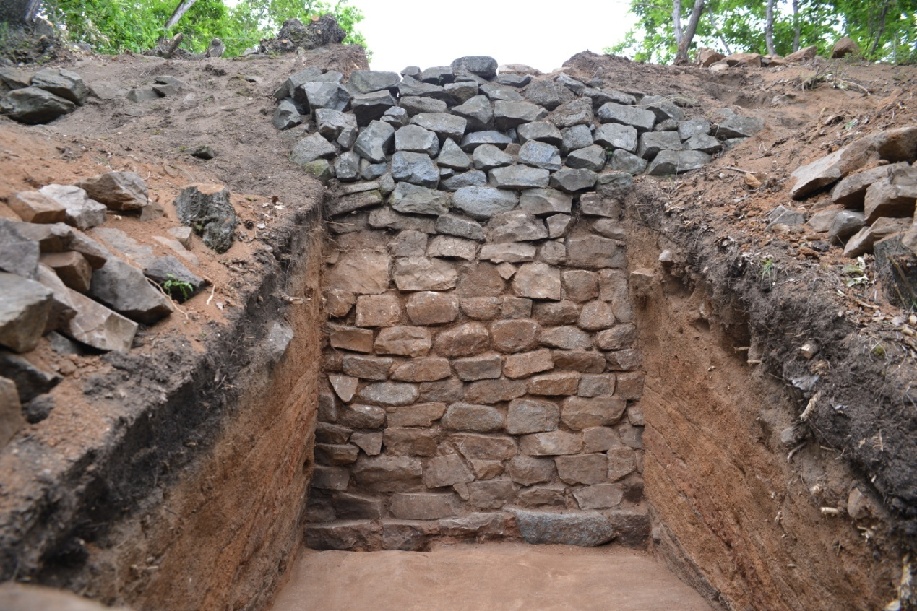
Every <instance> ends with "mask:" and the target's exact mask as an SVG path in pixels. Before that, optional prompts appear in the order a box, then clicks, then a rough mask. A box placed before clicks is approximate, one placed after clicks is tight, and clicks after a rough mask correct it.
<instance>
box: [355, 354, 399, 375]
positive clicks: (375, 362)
mask: <svg viewBox="0 0 917 611" xmlns="http://www.w3.org/2000/svg"><path fill="white" fill-rule="evenodd" d="M392 363H393V360H392V359H391V358H388V357H380V356H361V355H356V354H345V355H344V357H343V369H344V373H345V374H347V375H349V376H353V377H356V378H361V379H363V380H375V381H380V382H384V381H385V380H387V379H388V372H389V370H390V369H391V368H392Z"/></svg>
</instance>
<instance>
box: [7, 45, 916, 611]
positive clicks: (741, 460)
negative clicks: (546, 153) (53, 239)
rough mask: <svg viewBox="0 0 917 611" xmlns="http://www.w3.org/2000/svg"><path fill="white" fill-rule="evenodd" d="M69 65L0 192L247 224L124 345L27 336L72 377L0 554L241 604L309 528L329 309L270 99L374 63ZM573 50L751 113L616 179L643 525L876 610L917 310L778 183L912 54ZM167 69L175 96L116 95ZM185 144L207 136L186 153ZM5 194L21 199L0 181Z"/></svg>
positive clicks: (675, 557) (712, 593)
mask: <svg viewBox="0 0 917 611" xmlns="http://www.w3.org/2000/svg"><path fill="white" fill-rule="evenodd" d="M418 59H419V60H421V61H422V58H418ZM498 59H499V58H498ZM63 65H65V66H66V67H67V68H68V69H71V70H74V71H76V72H78V73H80V74H81V75H82V76H83V78H84V79H85V80H86V81H87V83H89V84H90V85H91V86H92V87H93V88H94V90H95V91H96V92H97V93H99V94H100V95H99V96H98V97H93V98H90V101H89V103H88V104H87V105H85V106H83V107H82V108H79V109H77V110H76V111H75V112H73V113H72V114H69V115H67V116H65V117H63V118H61V119H59V120H58V121H56V122H54V123H51V124H48V125H45V126H37V127H26V126H22V125H18V124H14V123H12V122H11V121H9V120H7V119H2V120H0V163H2V166H3V172H2V176H0V197H2V198H9V197H10V196H11V195H12V194H13V193H15V192H18V191H24V190H30V189H35V188H38V187H40V186H43V185H46V184H50V183H60V184H70V183H71V182H73V181H76V180H79V179H82V178H86V177H89V176H94V175H96V174H99V173H102V172H104V171H108V170H112V169H116V170H131V171H135V172H137V173H138V174H140V175H141V176H142V177H143V178H144V179H145V180H146V181H147V183H148V184H149V186H150V189H151V195H152V198H153V199H155V200H157V201H158V202H159V204H160V205H161V206H162V208H163V209H164V210H165V213H166V216H165V217H164V218H163V219H159V220H157V221H154V222H153V225H147V224H143V223H141V222H140V221H138V220H136V219H131V218H128V217H124V218H116V219H112V221H111V223H112V224H113V226H115V227H117V228H119V229H122V230H123V231H125V232H126V233H127V234H128V235H130V236H132V237H134V238H135V239H136V240H138V241H140V242H141V243H150V244H151V245H152V246H154V247H155V248H161V246H156V245H155V243H154V242H151V241H150V240H149V239H148V238H149V235H150V234H151V233H153V232H155V231H165V230H166V229H167V227H169V226H170V224H176V217H175V210H174V207H173V205H172V202H173V200H174V198H175V196H176V195H177V193H178V192H179V190H180V189H182V188H183V187H184V186H186V185H187V184H190V183H199V182H204V183H220V184H223V185H226V186H227V187H228V188H229V189H230V190H231V191H232V193H233V194H234V199H233V203H234V205H235V207H236V210H237V212H238V213H239V215H240V217H241V220H242V225H241V226H240V229H239V233H238V236H237V242H236V245H235V246H233V248H232V249H230V250H229V251H228V252H226V253H225V254H222V255H217V254H215V253H212V252H209V251H208V250H206V249H205V248H204V247H203V246H202V245H200V244H199V243H197V244H196V247H195V248H193V249H192V250H193V252H195V253H196V254H197V255H198V256H199V257H200V266H199V267H198V268H197V269H198V271H199V272H200V273H201V274H203V275H206V277H207V278H208V279H209V280H210V282H211V284H212V286H213V291H212V292H211V291H210V290H207V291H205V292H202V293H201V294H199V295H197V296H195V297H193V298H192V299H190V300H188V301H187V302H185V303H184V304H182V306H181V308H182V311H181V312H176V313H174V314H173V315H172V316H171V317H170V319H169V320H168V322H165V323H161V324H159V325H156V326H153V327H149V328H145V329H143V330H142V332H141V334H140V336H139V337H140V341H139V342H138V344H137V346H136V347H135V350H134V351H132V352H131V353H130V356H128V357H112V356H100V355H86V354H83V355H69V356H66V357H62V356H61V355H60V354H58V353H57V352H54V351H52V350H51V349H50V347H49V346H47V345H41V346H40V347H39V349H38V350H36V351H35V353H34V354H33V355H31V356H30V358H34V359H35V362H36V364H38V365H40V366H42V367H46V368H49V369H52V370H54V371H55V372H57V373H59V374H61V375H62V376H63V377H64V379H63V381H62V382H61V383H60V384H59V385H58V386H56V387H55V389H54V390H53V391H52V392H51V393H50V394H51V395H52V397H53V398H54V402H55V406H56V407H55V409H54V410H53V411H52V412H51V414H50V416H49V417H48V418H47V419H46V420H44V421H42V422H39V423H37V424H33V425H29V426H27V427H26V428H25V429H23V431H21V432H20V434H19V436H18V437H17V438H16V439H15V440H14V441H13V442H12V443H11V444H10V445H8V446H6V448H4V449H3V450H2V454H0V472H2V473H4V474H6V475H4V476H3V477H2V482H0V483H2V492H3V494H2V496H0V526H2V530H0V537H2V542H3V544H4V545H3V547H4V548H5V550H9V551H8V552H5V554H6V555H5V557H4V558H3V563H4V564H3V572H2V577H3V578H4V579H12V578H15V579H19V580H26V579H28V580H34V581H38V582H41V583H48V584H52V585H58V586H62V587H67V588H69V589H72V590H75V591H78V592H80V593H81V594H84V595H87V596H90V597H93V598H97V599H100V600H102V601H104V602H106V603H119V604H129V605H133V606H135V607H136V608H141V609H154V608H167V607H168V608H200V609H204V608H227V607H232V608H259V607H260V606H263V605H264V604H265V603H266V602H267V601H268V600H269V599H270V597H271V596H272V594H273V592H274V587H275V585H276V584H277V583H278V582H279V581H280V580H281V579H282V576H283V575H284V574H285V573H286V572H287V571H288V569H289V559H290V558H291V557H292V554H294V553H295V550H296V549H298V546H299V545H300V544H301V537H302V522H303V519H304V516H303V511H304V509H303V508H304V503H305V498H304V496H305V490H306V489H307V486H308V478H309V473H310V469H311V460H312V458H311V452H312V449H311V446H310V439H311V434H312V427H314V414H315V410H316V405H315V390H314V383H315V380H316V379H317V375H318V360H319V356H318V355H319V349H320V344H321V338H320V337H319V335H320V329H321V320H322V318H321V313H320V311H319V299H318V295H319V294H320V290H319V289H320V285H319V278H318V260H319V257H320V252H319V251H320V247H319V242H320V239H319V238H320V237H321V233H322V228H321V223H320V217H321V211H320V206H321V203H322V200H323V197H325V195H324V193H325V192H324V190H323V186H322V185H321V184H320V183H319V182H318V181H316V180H314V179H313V178H311V177H309V176H307V175H305V174H304V173H303V172H302V170H301V169H300V168H298V167H297V166H296V165H295V164H294V163H292V162H291V161H290V160H289V159H288V155H287V153H288V152H289V151H290V150H291V149H292V148H293V145H294V144H295V142H296V141H297V139H298V137H300V136H302V135H303V132H302V130H301V129H294V130H289V131H286V132H277V131H276V130H274V128H273V127H272V126H271V124H270V118H271V115H272V114H273V112H274V108H275V100H274V98H273V93H274V91H275V90H276V88H277V86H278V85H279V84H280V83H281V82H282V81H283V79H285V78H286V77H287V76H288V75H289V74H291V73H293V72H295V71H296V70H298V69H300V68H302V67H304V66H317V67H320V68H329V69H335V70H339V71H341V72H343V73H345V74H347V73H349V72H350V71H352V70H355V69H361V68H366V61H365V58H364V57H363V56H362V53H361V52H360V51H359V50H358V49H356V48H353V47H346V46H336V45H331V46H328V47H324V48H322V49H319V50H316V51H313V52H309V53H305V54H303V55H297V56H280V57H276V58H267V57H261V58H252V59H242V60H235V61H231V60H221V59H208V60H204V61H170V60H163V59H158V58H147V57H137V56H121V57H117V58H100V57H85V58H76V59H73V60H71V61H68V62H65V64H63ZM564 72H566V73H567V74H569V75H570V76H572V77H574V78H577V79H580V80H583V81H588V80H591V79H594V78H600V79H603V80H604V81H605V82H606V83H608V84H609V85H610V86H613V87H614V88H615V89H620V90H624V91H637V92H653V93H657V94H666V95H679V96H682V97H683V98H686V99H687V100H688V101H689V102H690V103H694V104H696V105H697V106H696V108H700V109H702V111H703V112H704V113H708V112H709V113H710V114H711V115H712V114H713V113H714V112H715V111H716V110H717V109H719V108H723V107H730V108H733V109H735V110H736V111H741V113H742V114H747V115H755V116H759V117H762V118H764V119H765V120H766V127H765V129H764V130H763V131H761V132H759V133H758V134H757V135H755V136H754V137H752V138H750V139H749V140H747V141H745V142H743V143H741V144H739V145H738V146H736V147H734V148H732V149H729V150H727V151H726V152H724V153H723V154H722V155H721V156H720V157H719V158H717V159H715V160H714V162H713V163H711V164H710V165H708V166H706V167H705V168H703V169H701V170H697V171H695V172H691V173H688V174H686V175H684V176H681V177H678V178H653V177H638V178H637V179H636V180H635V185H634V188H633V190H632V191H631V193H630V194H629V195H628V197H627V200H626V203H627V206H626V215H627V230H628V256H629V265H630V270H631V271H632V272H633V271H638V270H639V272H640V274H641V275H642V276H644V277H645V278H646V282H645V284H643V285H642V286H641V287H639V288H635V289H634V298H635V299H637V300H638V303H639V304H640V307H639V308H638V309H637V317H638V328H639V330H640V341H641V349H642V352H643V357H644V367H645V369H646V371H647V382H646V396H645V398H644V401H643V407H644V412H645V417H646V423H647V434H646V439H645V443H646V458H645V467H644V479H645V486H646V496H647V499H648V501H649V503H650V506H651V507H652V511H653V516H654V530H653V548H654V549H655V550H656V551H658V552H659V554H660V555H661V556H663V557H664V558H666V559H667V560H668V561H669V563H670V566H671V567H673V569H674V570H675V571H676V572H677V573H678V574H679V575H680V576H681V577H682V578H683V579H685V580H686V581H687V582H689V583H691V585H693V586H694V587H695V588H697V589H698V590H699V591H700V592H701V593H702V594H703V595H704V596H706V597H707V598H708V600H709V601H710V602H711V603H712V604H714V605H718V606H720V607H722V608H735V609H745V608H749V609H751V608H767V609H798V608H807V609H822V608H824V609H836V608H856V609H876V608H881V607H883V606H884V605H885V604H886V603H888V602H889V601H891V600H893V599H895V598H896V597H897V596H898V592H897V587H898V586H899V584H900V582H901V579H902V562H904V561H905V558H906V557H907V554H908V552H910V551H912V550H913V548H914V537H915V534H917V469H915V468H914V466H915V464H917V441H915V439H917V437H915V435H914V433H915V430H914V429H915V423H917V418H915V412H914V410H915V404H917V402H915V397H914V392H915V391H914V390H913V389H912V385H913V380H915V379H917V363H915V356H917V352H915V348H917V347H915V344H914V341H913V339H912V337H913V336H912V335H908V334H907V333H905V332H904V331H902V329H903V328H910V329H911V330H912V332H913V328H914V326H915V325H914V324H913V323H910V322H908V318H907V317H908V316H909V315H910V314H912V311H907V310H904V309H902V308H901V307H900V306H897V305H893V304H891V303H890V302H889V301H888V299H887V297H886V295H885V293H884V291H883V286H882V284H881V282H879V280H878V279H877V276H876V274H875V270H874V267H873V259H872V257H871V255H867V256H866V257H864V259H863V264H862V266H861V267H860V268H858V269H860V273H858V275H856V276H851V272H850V271H849V269H848V271H845V268H846V267H847V266H849V265H851V264H854V263H856V260H855V259H851V258H849V257H845V256H844V254H843V252H842V249H841V248H840V247H839V246H838V245H836V244H830V243H828V242H827V240H826V239H825V237H824V236H823V235H821V234H816V233H815V232H814V230H812V229H811V227H810V226H808V225H802V226H798V227H794V228H791V229H784V228H782V227H781V226H774V225H771V223H770V220H771V219H770V218H769V216H768V215H770V214H771V212H772V211H773V210H774V209H775V208H777V207H778V206H780V205H783V206H787V207H792V208H794V209H797V210H800V211H802V212H803V213H804V215H805V216H806V218H809V219H810V218H811V216H812V214H813V213H815V212H817V211H818V210H820V209H822V208H823V207H824V206H825V205H826V204H827V198H828V195H827V194H826V193H825V194H821V195H816V196H814V197H811V198H808V199H806V200H803V201H801V202H794V201H793V200H792V199H791V195H790V190H791V188H792V187H793V184H794V180H793V179H792V178H791V177H790V174H791V172H793V171H794V170H795V169H796V168H797V167H799V166H801V165H804V164H806V163H810V162H812V161H815V160H817V159H819V158H821V157H822V156H824V155H826V154H828V153H830V152H832V151H834V150H836V149H838V148H839V147H840V146H843V145H845V144H848V143H850V142H853V141H855V140H857V139H860V138H863V137H864V136H867V135H869V134H871V133H874V132H878V131H880V130H885V129H890V128H895V127H902V126H907V125H914V124H915V110H914V109H913V104H914V102H913V100H912V92H913V91H914V89H915V85H917V70H915V69H914V68H910V67H890V66H870V65H863V64H857V63H854V62H846V61H841V60H832V61H830V62H829V61H827V60H822V59H818V60H815V61H811V62H808V63H804V64H795V65H789V66H785V67H770V68H760V67H748V66H735V67H732V68H730V69H729V70H726V71H723V72H718V73H712V72H710V71H708V70H707V69H704V68H700V67H660V66H645V65H639V64H634V63H632V62H628V61H626V60H623V59H620V58H613V57H603V56H598V55H594V54H588V53H584V54H579V55H577V56H575V57H574V58H572V59H571V60H570V61H569V62H568V63H567V64H565V66H564ZM157 76H171V77H175V78H178V79H180V80H181V81H183V82H184V83H185V84H186V87H187V89H186V90H185V91H183V92H182V94H181V95H177V96H167V97H163V98H160V99H158V100H155V101H148V102H144V103H136V102H131V101H129V100H127V99H126V98H125V97H123V93H124V92H125V91H126V90H128V89H131V88H135V87H143V86H146V85H148V84H149V83H150V82H151V81H152V80H153V79H154V78H155V77H157ZM867 92H868V94H867ZM201 146H206V147H209V148H210V149H211V150H212V151H213V152H214V153H215V156H214V157H213V158H212V159H209V160H204V159H200V158H198V157H194V156H192V155H191V153H192V152H195V151H196V150H197V149H198V148H199V147H201ZM0 217H3V218H14V214H13V213H12V211H11V210H10V209H9V207H8V206H7V205H5V204H2V203H0ZM852 277H855V278H861V277H862V278H864V279H865V280H862V281H861V280H857V281H856V282H853V283H851V282H850V280H851V278H852ZM902 317H903V318H902ZM278 320H282V321H284V323H285V324H287V325H289V326H290V327H292V328H293V329H294V330H295V331H296V340H295V341H294V343H293V344H291V347H290V348H289V349H288V351H287V353H286V356H285V357H284V360H283V361H281V364H280V366H276V364H275V363H274V362H273V361H272V360H271V358H270V355H269V346H267V347H266V346H265V345H263V344H261V343H260V342H261V340H262V339H263V338H265V337H267V335H268V332H269V330H270V327H271V324H272V323H273V322H275V321H278ZM806 346H808V348H806ZM814 376H817V377H818V380H817V382H813V381H812V378H813V377H814ZM813 384H816V385H817V386H816V387H817V388H818V389H819V390H821V391H822V392H819V393H816V392H813V386H812V385H813ZM160 393H163V395H162V398H161V397H160ZM272 393H273V394H272ZM198 397H200V401H198V400H197V398H198ZM151 406H153V407H152V408H151ZM195 409H203V410H206V413H195V412H194V410H195ZM141 416H142V417H144V418H149V419H150V421H151V422H152V423H153V425H152V426H141V427H138V426H136V422H137V420H138V418H140V417H141ZM803 416H804V417H803ZM141 450H142V451H141ZM121 467H123V468H121ZM48 524H51V525H53V526H51V527H48V526H47V525H48ZM226 524H230V527H229V528H218V526H220V527H222V526H225V525H226ZM213 566H219V567H220V570H219V571H213V570H211V569H212V567H213ZM909 571H910V569H909V567H908V566H907V565H906V566H905V571H904V572H905V574H906V575H907V574H909ZM178 584H181V586H179V585H178Z"/></svg>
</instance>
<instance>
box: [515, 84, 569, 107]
mask: <svg viewBox="0 0 917 611" xmlns="http://www.w3.org/2000/svg"><path fill="white" fill-rule="evenodd" d="M523 95H524V96H525V98H526V99H527V100H529V101H530V102H534V103H535V104H538V105H539V106H543V107H545V108H547V109H548V110H554V109H555V108H557V107H558V106H560V105H561V104H562V103H563V102H569V101H570V100H572V99H573V92H572V91H570V90H568V89H567V88H566V87H564V86H563V85H560V84H557V83H555V82H554V81H551V80H547V79H539V80H534V81H532V82H531V83H529V85H528V87H526V88H525V91H524V92H523Z"/></svg>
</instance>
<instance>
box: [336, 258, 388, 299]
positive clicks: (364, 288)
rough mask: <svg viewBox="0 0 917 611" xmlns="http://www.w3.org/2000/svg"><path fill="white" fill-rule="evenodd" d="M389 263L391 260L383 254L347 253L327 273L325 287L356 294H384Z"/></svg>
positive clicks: (386, 286) (386, 287)
mask: <svg viewBox="0 0 917 611" xmlns="http://www.w3.org/2000/svg"><path fill="white" fill-rule="evenodd" d="M391 263H392V258H391V257H390V256H388V255H386V254H383V253H377V252H371V251H351V252H347V253H345V254H344V255H342V256H341V258H340V259H339V260H338V262H337V263H336V264H335V265H334V267H333V268H332V269H331V270H330V271H329V272H328V275H327V277H326V281H327V286H333V287H334V288H336V289H339V290H342V291H347V292H350V293H356V294H368V295H376V294H379V293H384V292H385V291H386V290H387V289H388V286H389V280H390V276H389V267H390V266H391Z"/></svg>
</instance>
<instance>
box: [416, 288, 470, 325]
mask: <svg viewBox="0 0 917 611" xmlns="http://www.w3.org/2000/svg"><path fill="white" fill-rule="evenodd" d="M406 310H407V313H408V317H409V318H410V319H411V322H413V323H414V324H415V325H438V324H443V323H448V322H452V321H454V320H455V319H456V318H457V317H458V313H459V307H458V300H457V299H456V298H455V296H453V295H451V294H447V293H437V292H419V293H414V294H413V295H411V296H410V297H409V298H408V301H407V304H406Z"/></svg>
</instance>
